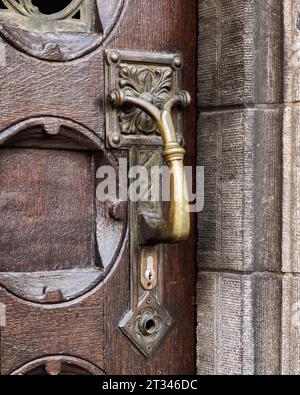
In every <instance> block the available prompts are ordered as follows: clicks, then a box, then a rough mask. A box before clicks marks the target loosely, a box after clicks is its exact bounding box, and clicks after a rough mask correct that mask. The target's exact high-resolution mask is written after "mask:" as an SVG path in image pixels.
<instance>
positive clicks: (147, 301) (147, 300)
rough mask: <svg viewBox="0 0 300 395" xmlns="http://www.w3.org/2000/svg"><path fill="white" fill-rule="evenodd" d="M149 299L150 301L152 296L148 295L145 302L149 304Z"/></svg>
mask: <svg viewBox="0 0 300 395" xmlns="http://www.w3.org/2000/svg"><path fill="white" fill-rule="evenodd" d="M151 301H152V298H151V296H149V298H147V299H146V303H147V304H151Z"/></svg>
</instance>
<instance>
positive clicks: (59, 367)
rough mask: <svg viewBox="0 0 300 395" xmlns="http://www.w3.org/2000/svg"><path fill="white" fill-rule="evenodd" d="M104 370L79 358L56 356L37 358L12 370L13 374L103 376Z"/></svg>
mask: <svg viewBox="0 0 300 395" xmlns="http://www.w3.org/2000/svg"><path fill="white" fill-rule="evenodd" d="M104 374H105V373H104V371H103V370H101V369H99V368H98V367H97V366H95V365H93V364H91V363H89V362H87V361H84V360H82V359H79V358H74V357H70V356H57V357H56V356H54V357H45V358H40V359H36V360H35V361H32V362H29V363H28V364H26V365H24V366H22V367H21V368H19V369H17V370H16V371H14V372H12V373H11V375H12V376H44V375H50V376H58V375H62V376H73V375H74V376H75V375H76V376H78V375H80V376H89V375H94V376H102V375H104Z"/></svg>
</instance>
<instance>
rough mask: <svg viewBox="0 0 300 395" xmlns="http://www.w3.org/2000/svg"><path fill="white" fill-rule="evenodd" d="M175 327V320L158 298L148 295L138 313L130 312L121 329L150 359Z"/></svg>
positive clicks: (121, 324)
mask: <svg viewBox="0 0 300 395" xmlns="http://www.w3.org/2000/svg"><path fill="white" fill-rule="evenodd" d="M173 325H174V320H173V319H172V318H171V316H170V315H169V313H168V312H167V311H166V309H165V308H164V307H163V306H162V305H161V304H159V302H158V300H157V299H156V297H154V296H152V295H151V294H146V296H145V297H144V298H143V299H142V301H141V303H140V304H139V306H138V308H137V309H136V311H130V312H128V313H127V314H126V315H125V317H124V318H123V319H122V321H121V322H120V324H119V327H120V329H121V330H122V331H123V332H124V334H125V335H126V336H127V337H128V338H129V339H130V340H131V341H132V342H133V343H134V345H135V346H136V347H137V348H138V349H139V351H140V352H141V353H142V354H143V355H144V356H145V357H146V358H148V357H150V356H151V354H152V353H153V352H154V351H155V349H156V348H157V347H158V346H159V344H160V342H161V341H162V340H163V338H164V337H165V335H166V333H167V332H168V330H169V329H170V328H171V327H172V326H173Z"/></svg>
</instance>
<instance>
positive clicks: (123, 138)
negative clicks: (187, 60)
mask: <svg viewBox="0 0 300 395" xmlns="http://www.w3.org/2000/svg"><path fill="white" fill-rule="evenodd" d="M182 63H183V62H182V59H181V57H180V55H166V54H144V53H138V52H127V51H116V50H110V51H107V66H106V90H107V91H106V93H107V95H108V94H110V93H111V91H112V90H114V89H122V91H123V92H124V94H125V95H126V96H131V97H133V98H140V99H143V100H144V101H145V102H147V103H149V104H152V105H153V106H155V107H156V108H157V109H158V110H161V109H162V107H163V104H164V103H165V102H166V101H167V100H168V98H169V97H170V96H172V95H174V94H176V92H177V90H178V86H179V82H180V70H181V67H182ZM106 114H107V118H106V119H107V142H108V144H109V145H110V146H112V147H114V148H122V147H130V146H132V145H141V144H146V145H152V146H157V145H162V139H161V137H160V131H159V128H158V126H157V122H156V121H155V120H154V119H153V117H152V116H151V115H149V114H148V113H147V112H146V111H144V109H141V108H138V107H137V106H132V105H127V106H123V107H122V108H116V107H115V108H114V107H111V106H110V107H108V109H107V112H106ZM175 119H176V129H177V135H178V137H182V136H181V134H180V129H181V114H180V113H179V112H178V113H176V117H175Z"/></svg>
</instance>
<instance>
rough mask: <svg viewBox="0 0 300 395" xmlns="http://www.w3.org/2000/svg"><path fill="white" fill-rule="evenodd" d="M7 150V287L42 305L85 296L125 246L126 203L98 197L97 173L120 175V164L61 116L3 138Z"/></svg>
mask: <svg viewBox="0 0 300 395" xmlns="http://www.w3.org/2000/svg"><path fill="white" fill-rule="evenodd" d="M0 148H1V149H0V173H1V174H0V175H1V177H0V202H1V207H0V235H1V236H0V251H1V254H0V285H1V286H2V287H5V288H6V289H7V290H8V291H10V292H11V293H12V294H14V295H16V296H18V297H20V298H22V299H26V300H29V301H32V302H35V303H43V304H49V303H51V304H52V303H63V302H66V301H69V300H73V299H75V298H77V297H79V296H81V295H83V294H86V293H87V292H88V291H90V290H91V289H92V288H94V287H96V286H97V285H98V284H99V283H100V282H101V281H102V280H103V279H104V278H105V277H106V276H107V275H108V273H109V272H110V271H111V269H112V267H113V266H114V264H115V263H116V262H117V259H118V256H119V254H120V251H121V248H122V245H123V243H124V238H125V232H126V229H127V207H126V204H125V203H122V202H116V201H105V202H101V201H98V199H97V197H96V191H97V186H98V179H97V169H98V168H99V167H100V166H105V167H107V166H109V167H110V168H113V169H115V172H116V175H118V174H119V171H118V166H119V162H118V161H117V160H116V158H115V157H114V156H113V155H112V154H111V153H110V152H108V151H106V149H105V147H104V146H103V143H102V142H101V140H100V138H99V137H98V136H96V135H95V134H94V133H93V132H91V131H90V130H88V129H86V128H85V127H83V126H81V125H79V124H77V123H75V122H73V121H70V120H66V119H62V118H55V117H39V118H31V119H29V120H25V121H22V122H20V123H18V124H16V125H14V126H12V127H11V128H9V129H7V130H5V131H3V132H2V133H1V134H0ZM66 190H67V191H68V193H67V194H66V193H65V191H66Z"/></svg>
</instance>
